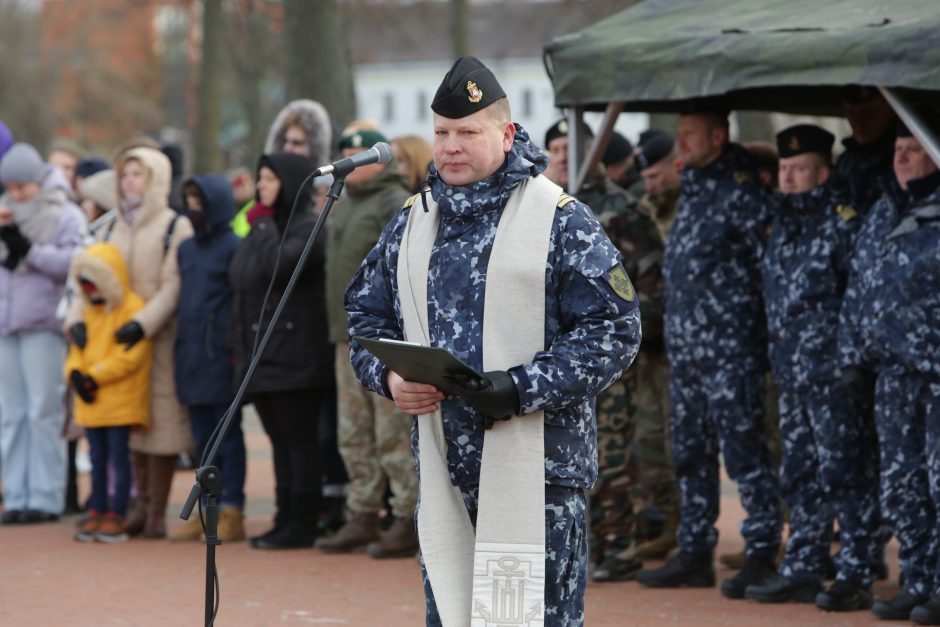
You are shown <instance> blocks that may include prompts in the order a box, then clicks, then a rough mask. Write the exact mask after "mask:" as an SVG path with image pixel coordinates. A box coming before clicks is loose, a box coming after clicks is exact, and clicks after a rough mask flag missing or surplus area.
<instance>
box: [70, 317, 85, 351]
mask: <svg viewBox="0 0 940 627" xmlns="http://www.w3.org/2000/svg"><path fill="white" fill-rule="evenodd" d="M69 339H70V340H72V344H74V345H75V346H77V347H79V348H85V344H88V327H86V326H85V323H84V322H76V323H75V324H73V325H72V326H70V327H69Z"/></svg>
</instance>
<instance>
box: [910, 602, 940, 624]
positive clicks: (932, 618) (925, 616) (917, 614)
mask: <svg viewBox="0 0 940 627" xmlns="http://www.w3.org/2000/svg"><path fill="white" fill-rule="evenodd" d="M911 620H912V621H914V622H915V623H917V624H918V625H940V598H937V597H933V598H931V599H930V600H929V601H927V602H926V603H924V604H923V605H918V606H917V607H915V608H914V610H913V611H912V612H911Z"/></svg>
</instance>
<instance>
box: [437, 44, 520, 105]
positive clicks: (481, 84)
mask: <svg viewBox="0 0 940 627" xmlns="http://www.w3.org/2000/svg"><path fill="white" fill-rule="evenodd" d="M505 97H506V92H504V91H503V88H502V87H501V86H500V84H499V81H497V80H496V77H495V76H493V72H491V71H490V69H489V68H488V67H486V66H485V65H483V64H482V63H481V62H480V60H479V59H477V58H476V57H460V58H459V59H457V61H455V62H454V65H453V66H452V67H451V68H450V70H449V71H448V72H447V74H445V75H444V80H442V81H441V85H440V87H438V88H437V93H435V94H434V100H432V101H431V110H432V111H434V113H436V114H438V115H442V116H444V117H445V118H451V119H457V118H463V117H466V116H468V115H472V114H474V113H476V112H477V111H481V110H482V109H485V108H486V107H488V106H490V105H491V104H493V103H494V102H496V101H497V100H501V99H502V98H505Z"/></svg>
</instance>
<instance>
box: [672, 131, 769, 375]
mask: <svg viewBox="0 0 940 627" xmlns="http://www.w3.org/2000/svg"><path fill="white" fill-rule="evenodd" d="M681 189H682V191H681V194H680V196H679V202H678V204H677V206H676V219H675V222H674V223H673V226H672V230H670V231H669V239H668V241H667V242H666V255H665V259H664V264H663V273H664V275H665V279H666V347H667V349H668V351H669V360H670V362H671V363H672V364H673V365H694V366H717V367H725V368H727V367H733V368H740V369H742V370H745V371H751V372H754V371H760V370H765V369H766V367H767V333H766V322H765V319H764V303H763V299H762V296H761V273H760V261H761V257H762V256H763V252H764V246H765V243H766V236H767V225H768V223H769V221H770V208H771V204H772V199H771V196H770V192H769V190H768V189H767V188H766V187H765V186H764V185H763V184H762V183H761V181H760V178H759V177H758V175H757V164H756V161H755V160H754V158H753V157H752V156H751V155H750V154H749V153H748V152H747V151H745V150H744V149H743V148H741V147H740V146H738V145H736V144H729V145H728V146H727V147H726V148H725V150H724V151H723V152H722V154H721V155H720V156H719V157H718V158H717V159H716V160H715V161H713V162H712V163H710V164H709V165H707V166H705V167H701V168H694V167H686V168H685V169H684V170H683V171H682V187H681Z"/></svg>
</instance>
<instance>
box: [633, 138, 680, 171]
mask: <svg viewBox="0 0 940 627" xmlns="http://www.w3.org/2000/svg"><path fill="white" fill-rule="evenodd" d="M675 145H676V140H675V139H673V137H672V135H670V134H669V133H667V132H666V131H658V130H655V129H654V130H650V131H647V135H646V141H644V142H643V143H641V144H640V150H639V151H638V152H637V155H636V167H637V169H639V170H645V169H646V168H649V167H652V166H654V165H656V164H657V163H659V162H660V161H662V160H663V159H665V158H666V157H668V156H669V154H670V153H671V152H672V149H673V148H674V147H675Z"/></svg>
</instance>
